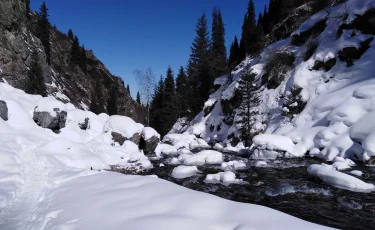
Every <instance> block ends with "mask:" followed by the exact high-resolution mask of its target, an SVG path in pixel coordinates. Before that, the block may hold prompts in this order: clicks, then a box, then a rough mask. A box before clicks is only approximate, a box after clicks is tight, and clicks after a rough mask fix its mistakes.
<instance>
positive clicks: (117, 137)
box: [111, 132, 127, 145]
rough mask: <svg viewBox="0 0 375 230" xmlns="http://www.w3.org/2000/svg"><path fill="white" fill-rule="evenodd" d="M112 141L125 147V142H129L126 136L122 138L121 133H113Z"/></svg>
mask: <svg viewBox="0 0 375 230" xmlns="http://www.w3.org/2000/svg"><path fill="white" fill-rule="evenodd" d="M111 135H112V140H113V141H114V142H117V143H119V144H120V145H123V144H124V142H125V141H126V140H127V139H126V138H125V137H124V136H122V135H121V134H120V133H117V132H111Z"/></svg>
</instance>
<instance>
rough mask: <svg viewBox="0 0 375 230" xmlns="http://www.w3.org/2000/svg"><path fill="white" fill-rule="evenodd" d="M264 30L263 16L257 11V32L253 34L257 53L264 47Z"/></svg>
mask: <svg viewBox="0 0 375 230" xmlns="http://www.w3.org/2000/svg"><path fill="white" fill-rule="evenodd" d="M264 39H265V36H264V30H263V16H262V14H261V13H259V17H258V23H257V33H256V36H255V45H256V50H257V52H258V53H259V51H260V50H261V49H263V47H264Z"/></svg>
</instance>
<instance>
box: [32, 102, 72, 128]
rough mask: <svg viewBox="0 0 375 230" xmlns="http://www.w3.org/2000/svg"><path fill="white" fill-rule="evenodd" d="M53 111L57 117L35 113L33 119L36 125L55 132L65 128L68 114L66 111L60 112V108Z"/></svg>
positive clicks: (42, 112) (47, 113)
mask: <svg viewBox="0 0 375 230" xmlns="http://www.w3.org/2000/svg"><path fill="white" fill-rule="evenodd" d="M53 111H54V112H55V113H56V116H52V115H51V113H49V112H44V111H34V116H33V119H34V121H35V123H37V124H38V125H39V126H41V127H43V128H47V129H51V130H53V131H57V130H60V129H62V128H64V127H65V123H66V117H67V115H68V113H67V112H66V111H60V109H58V108H55V109H53Z"/></svg>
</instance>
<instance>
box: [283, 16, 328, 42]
mask: <svg viewBox="0 0 375 230" xmlns="http://www.w3.org/2000/svg"><path fill="white" fill-rule="evenodd" d="M326 26H327V19H323V20H320V21H318V22H316V23H315V24H314V25H313V26H312V27H311V28H310V29H308V30H305V31H302V32H300V33H299V34H294V35H293V36H292V38H291V40H290V43H291V44H292V45H296V46H302V45H304V44H305V43H306V42H307V40H309V38H310V37H311V36H312V37H314V38H315V37H317V36H319V34H321V33H322V32H323V31H324V29H325V28H326Z"/></svg>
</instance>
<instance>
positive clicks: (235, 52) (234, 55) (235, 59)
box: [229, 36, 241, 69]
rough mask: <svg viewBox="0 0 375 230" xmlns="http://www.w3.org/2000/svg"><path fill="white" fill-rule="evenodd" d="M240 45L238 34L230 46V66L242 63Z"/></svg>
mask: <svg viewBox="0 0 375 230" xmlns="http://www.w3.org/2000/svg"><path fill="white" fill-rule="evenodd" d="M240 61H241V60H240V46H239V44H238V39H237V36H235V37H234V41H233V42H232V45H231V47H230V54H229V68H231V69H232V68H234V67H235V66H237V65H238V64H239V63H240Z"/></svg>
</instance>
